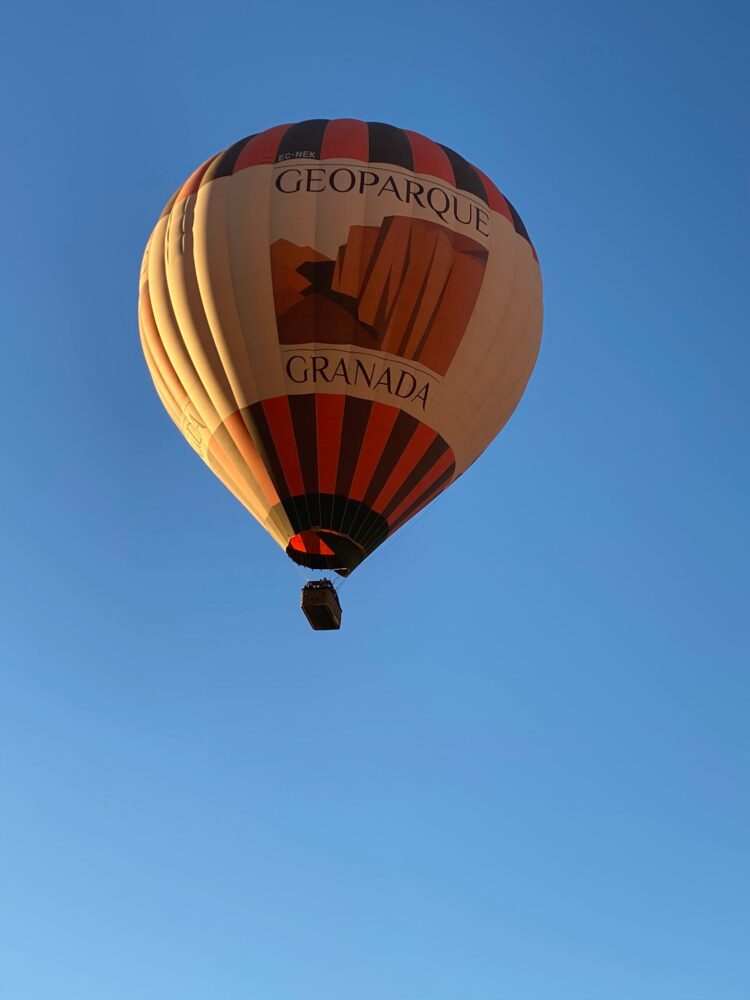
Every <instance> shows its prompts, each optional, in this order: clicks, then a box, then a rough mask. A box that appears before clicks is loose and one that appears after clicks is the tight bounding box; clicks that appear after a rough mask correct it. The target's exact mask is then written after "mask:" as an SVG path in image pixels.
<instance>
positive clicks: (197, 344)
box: [139, 119, 542, 575]
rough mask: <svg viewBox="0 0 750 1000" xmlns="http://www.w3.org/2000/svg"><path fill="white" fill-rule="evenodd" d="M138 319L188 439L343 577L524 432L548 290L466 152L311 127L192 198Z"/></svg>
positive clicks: (272, 144)
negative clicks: (480, 460) (499, 441)
mask: <svg viewBox="0 0 750 1000" xmlns="http://www.w3.org/2000/svg"><path fill="white" fill-rule="evenodd" d="M139 322H140V331H141V341H142V344H143V350H144V353H145V356H146V361H147V363H148V367H149V370H150V372H151V375H152V378H153V381H154V385H155V387H156V390H157V392H158V393H159V396H160V398H161V400H162V402H163V404H164V406H165V408H166V410H167V411H168V413H169V414H170V416H171V417H172V419H173V420H174V421H175V423H176V424H177V426H178V427H179V428H180V430H181V431H182V433H183V434H184V436H185V438H186V439H187V441H188V442H189V443H190V444H191V445H192V447H193V448H195V450H196V451H197V452H198V453H199V454H200V456H201V457H202V458H203V460H204V461H205V462H206V463H207V464H208V465H209V466H210V467H211V469H212V470H213V471H214V472H215V473H216V475H217V476H218V477H219V478H220V479H221V480H222V482H223V483H224V484H225V485H226V486H227V487H228V488H229V489H230V490H231V491H232V493H234V495H235V496H236V497H237V498H238V500H240V502H241V503H242V504H244V505H245V507H246V508H247V509H248V510H249V511H250V513H251V514H253V515H254V517H256V518H257V520H258V521H259V522H260V523H261V524H262V525H263V527H264V528H265V529H266V530H267V531H268V532H269V533H270V534H271V536H272V537H273V538H274V539H275V540H276V541H277V542H278V543H279V545H280V546H281V547H282V548H284V549H285V550H286V552H287V554H288V555H289V556H290V558H292V559H293V560H294V561H295V562H297V563H299V564H301V565H305V566H308V567H311V568H317V569H334V570H337V571H338V572H340V573H342V574H343V575H346V574H347V573H349V572H351V570H352V569H354V568H355V567H356V566H357V565H359V563H360V562H361V561H362V560H363V559H364V558H365V557H366V556H367V555H369V554H370V553H371V552H372V551H373V550H374V549H375V548H376V547H377V546H378V545H380V544H381V543H382V542H383V541H384V540H385V539H386V538H387V537H388V536H389V535H392V534H393V532H395V531H396V530H397V529H398V528H400V527H401V526H402V525H403V524H404V523H405V522H406V521H408V520H409V518H411V517H413V516H414V514H416V513H417V512H418V511H419V510H421V509H422V508H423V507H424V506H425V505H426V504H428V503H429V502H430V501H431V500H433V499H434V498H435V497H436V496H438V494H439V493H441V492H442V491H443V490H444V489H445V488H446V487H447V486H449V485H450V484H451V483H452V482H453V481H454V480H455V479H456V478H457V477H458V476H459V475H461V473H463V472H464V471H465V470H466V468H468V466H469V465H471V463H472V462H473V461H474V460H475V459H476V458H477V456H478V455H479V454H480V453H481V452H482V451H483V450H484V449H485V448H486V447H487V445H488V444H489V442H490V441H491V440H492V439H493V438H494V437H495V435H496V434H497V433H498V432H499V431H500V430H501V428H502V427H503V425H504V424H505V422H506V421H507V420H508V418H509V417H510V415H511V413H512V412H513V410H514V409H515V407H516V405H517V404H518V402H519V400H520V398H521V395H522V394H523V391H524V389H525V386H526V383H527V381H528V379H529V376H530V375H531V371H532V369H533V367H534V363H535V361H536V357H537V354H538V350H539V344H540V340H541V331H542V288H541V275H540V270H539V264H538V261H537V257H536V253H535V251H534V248H533V246H532V244H531V241H530V240H529V237H528V234H527V232H526V229H525V227H524V225H523V223H522V221H521V219H520V217H519V215H518V213H517V212H516V210H515V209H514V208H513V206H512V205H511V204H510V202H509V201H508V200H507V198H505V197H504V196H503V195H502V194H501V193H500V191H499V190H498V188H497V187H495V185H494V184H493V183H492V181H490V180H489V178H487V177H486V176H485V175H484V174H483V173H482V172H481V171H480V170H478V169H477V168H476V167H473V166H471V165H470V164H469V163H468V162H467V161H466V160H464V159H463V158H462V157H461V156H459V155H458V154H457V153H455V152H453V150H451V149H448V148H447V147H445V146H441V145H438V144H437V143H434V142H432V141H430V140H429V139H427V138H425V137H424V136H422V135H419V134H417V133H415V132H409V131H406V130H402V129H398V128H394V127H393V126H390V125H384V124H380V123H372V122H370V123H367V122H362V121H356V120H349V119H340V120H332V121H328V120H313V121H304V122H300V123H298V124H296V125H280V126H277V127H275V128H271V129H268V130H267V131H265V132H261V133H259V134H258V135H254V136H250V137H248V138H245V139H242V140H240V141H239V142H237V143H235V144H234V145H233V146H231V147H229V149H226V150H224V151H223V152H221V153H218V154H217V155H216V156H214V157H212V158H211V159H210V160H208V161H207V162H206V163H204V164H203V165H202V166H201V167H199V168H198V169H197V170H196V171H195V172H194V173H193V174H192V175H191V177H190V178H188V180H187V181H186V182H185V183H184V184H183V185H182V186H181V187H180V188H179V189H178V191H177V192H176V193H175V195H174V196H173V197H172V199H171V200H170V202H169V203H168V204H167V206H166V208H165V210H164V212H163V213H162V216H161V218H160V219H159V221H158V222H157V224H156V227H155V229H154V231H153V233H152V234H151V237H150V239H149V242H148V245H147V247H146V252H145V255H144V258H143V265H142V269H141V282H140V300H139Z"/></svg>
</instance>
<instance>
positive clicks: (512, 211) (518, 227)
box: [503, 195, 531, 243]
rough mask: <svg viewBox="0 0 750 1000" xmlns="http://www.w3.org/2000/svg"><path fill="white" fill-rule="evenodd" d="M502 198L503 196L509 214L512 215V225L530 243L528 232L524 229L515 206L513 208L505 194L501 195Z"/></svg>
mask: <svg viewBox="0 0 750 1000" xmlns="http://www.w3.org/2000/svg"><path fill="white" fill-rule="evenodd" d="M503 198H505V201H506V203H507V205H508V208H509V209H510V214H511V215H512V216H513V225H514V226H515V227H516V232H517V233H518V235H519V236H523V238H524V239H525V240H528V241H529V243H531V239H530V238H529V234H528V232H527V230H526V226H524V224H523V220H522V219H521V216H520V215H519V214H518V212H517V211H516V210H515V208H513V206H512V205H511V203H510V202H509V201H508V198H507V197H506V196H505V195H503Z"/></svg>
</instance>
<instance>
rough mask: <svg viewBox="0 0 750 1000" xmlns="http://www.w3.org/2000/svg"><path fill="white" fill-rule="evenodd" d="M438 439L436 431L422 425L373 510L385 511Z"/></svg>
mask: <svg viewBox="0 0 750 1000" xmlns="http://www.w3.org/2000/svg"><path fill="white" fill-rule="evenodd" d="M436 437H437V434H436V433H435V431H433V430H432V429H431V428H430V427H427V426H426V425H425V424H420V425H419V427H417V429H416V430H415V431H414V434H413V435H412V438H411V441H409V444H408V445H407V446H406V448H405V449H404V453H403V455H402V456H401V458H399V460H398V462H396V465H395V466H394V468H393V472H391V474H390V476H389V477H388V479H387V480H386V481H385V484H384V486H383V488H382V490H381V491H380V493H379V494H378V496H377V497H376V499H375V501H374V502H373V505H372V509H373V510H376V511H383V510H385V508H386V507H387V506H388V504H389V503H390V502H391V500H392V499H393V498H394V496H395V495H396V492H397V490H399V489H400V488H401V487H402V486H403V484H404V482H405V481H406V477H407V476H408V475H409V474H410V473H411V472H412V471H413V470H414V468H415V467H416V465H417V462H418V461H419V460H420V458H422V456H423V455H424V453H425V452H426V451H427V449H428V448H429V447H430V445H431V444H432V442H433V441H434V440H435V438H436Z"/></svg>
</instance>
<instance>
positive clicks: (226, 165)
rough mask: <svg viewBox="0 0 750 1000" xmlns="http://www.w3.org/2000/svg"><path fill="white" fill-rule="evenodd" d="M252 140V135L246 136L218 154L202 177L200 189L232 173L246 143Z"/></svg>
mask: <svg viewBox="0 0 750 1000" xmlns="http://www.w3.org/2000/svg"><path fill="white" fill-rule="evenodd" d="M253 138H254V136H252V135H246V136H245V138H244V139H240V141H239V142H235V144H234V145H233V146H230V147H229V149H225V150H224V152H223V153H219V155H218V156H217V157H216V159H215V160H214V161H213V162H212V163H211V165H210V166H209V168H208V170H207V171H206V172H205V174H204V175H203V179H202V180H201V187H203V185H204V184H210V183H211V181H212V180H213V179H214V178H215V177H228V176H229V174H231V173H232V172H233V171H234V165H235V163H236V162H237V157H238V156H239V155H240V153H241V152H242V150H243V149H244V147H245V145H246V143H248V142H250V140H251V139H253Z"/></svg>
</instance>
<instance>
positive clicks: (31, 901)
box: [0, 0, 750, 1000]
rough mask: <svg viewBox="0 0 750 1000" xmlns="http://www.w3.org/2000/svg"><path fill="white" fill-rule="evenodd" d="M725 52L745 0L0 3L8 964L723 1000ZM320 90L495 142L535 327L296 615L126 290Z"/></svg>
mask: <svg viewBox="0 0 750 1000" xmlns="http://www.w3.org/2000/svg"><path fill="white" fill-rule="evenodd" d="M747 46H748V17H747V13H746V9H745V5H743V4H740V3H736V4H731V3H718V4H710V3H708V2H705V3H703V4H694V3H690V2H687V3H676V2H657V3H650V2H640V3H612V2H605V3H593V2H592V3H576V2H574V3H572V4H557V3H553V2H546V3H514V4H502V3H497V4H495V3H492V4H490V3H475V4H464V5H461V4H458V5H457V4H449V3H445V2H437V3H432V4H421V3H416V2H415V3H411V4H409V3H402V2H393V0H381V2H379V3H377V4H374V3H368V4H364V3H362V4H359V3H355V2H353V0H349V2H347V3H338V2H336V3H331V2H325V0H320V2H317V3H308V4H301V3H273V2H270V0H269V2H266V3H257V2H252V3H250V2H246V3H241V4H240V3H238V4H221V3H213V4H196V3H193V2H191V0H188V2H186V3H182V4H164V3H159V2H149V3H144V2H141V0H136V2H132V3H128V4H122V5H117V6H116V5H109V4H94V3H91V4H85V3H73V4H72V5H65V4H58V3H51V2H49V0H43V2H42V3H41V4H40V5H36V6H33V5H31V4H15V5H13V7H12V10H11V11H10V13H9V14H8V13H7V12H6V14H5V15H4V20H3V25H2V40H1V41H0V74H1V75H2V78H3V83H2V87H1V88H0V111H1V112H2V120H3V123H4V124H3V147H4V156H3V160H2V165H1V166H0V171H1V172H2V190H3V195H4V197H3V216H2V229H3V239H2V240H1V241H0V257H1V260H0V264H1V266H0V318H1V321H2V333H3V347H2V350H3V376H2V390H3V394H4V400H5V406H4V412H5V428H6V444H5V459H4V463H3V467H4V471H5V476H4V489H3V491H2V497H1V500H0V502H1V503H2V510H3V517H2V530H1V537H0V545H1V549H0V552H1V554H2V573H1V574H0V589H1V591H2V599H1V602H0V616H1V621H0V626H1V628H0V754H1V757H0V996H1V997H2V998H3V1000H6V998H7V1000H506V998H507V1000H747V997H748V996H750V948H748V938H749V937H750V794H749V784H750V781H749V776H750V736H749V733H748V728H749V727H748V707H749V705H750V681H749V679H748V667H749V665H750V655H749V654H750V641H749V639H748V632H749V629H748V615H749V612H748V601H747V597H748V574H747V563H748V555H749V554H750V553H749V552H748V521H747V506H748V492H749V491H748V485H749V483H748V479H749V478H750V477H749V476H748V462H747V458H748V455H747V445H748V438H747V435H748V413H747V395H748V393H747V381H748V365H749V364H750V350H749V349H748V313H747V287H748V277H747V273H748V250H749V249H750V248H749V245H748V236H747V234H748V222H749V221H750V220H749V218H748V200H747V191H748V189H747V166H748V116H747V113H746V98H745V97H744V96H743V91H744V92H745V93H746V92H747V87H748V79H747V73H746V68H745V67H746V61H747ZM337 116H352V117H360V118H364V119H370V120H376V121H378V120H379V121H386V122H391V123H393V124H396V125H401V126H404V127H408V128H412V129H415V130H417V131H421V132H424V133H425V134H427V135H429V136H431V137H432V138H434V139H436V140H438V141H440V142H443V143H445V144H447V145H449V146H452V147H453V148H455V149H457V150H459V151H460V152H461V153H463V155H465V156H466V157H467V158H468V159H469V160H471V161H473V162H475V163H476V164H478V165H479V166H480V167H481V168H482V169H483V170H484V171H485V172H487V173H488V174H490V175H491V176H492V177H493V178H494V179H495V180H496V181H497V183H498V184H499V186H500V187H501V188H502V190H504V191H506V192H507V193H508V195H509V197H510V198H511V199H512V200H513V202H514V203H515V204H516V205H517V206H518V208H519V210H520V212H521V214H522V216H523V218H524V221H525V222H526V224H527V225H528V228H529V231H530V233H531V235H532V238H533V239H534V241H535V243H536V246H537V247H538V250H539V256H540V260H541V264H542V271H543V277H544V283H545V308H546V322H545V333H544V341H543V345H542V352H541V356H540V360H539V364H538V366H537V370H536V372H535V374H534V376H533V378H532V380H531V383H530V385H529V388H528V390H527V393H526V396H525V398H524V400H523V402H522V404H521V406H520V407H519V409H518V411H517V413H516V414H515V416H514V418H513V419H512V421H511V423H510V424H509V426H508V427H507V428H506V430H505V432H504V433H503V434H502V435H501V438H500V439H499V440H498V441H496V442H495V444H494V445H493V446H492V447H491V448H490V449H489V451H488V452H487V453H486V454H485V455H484V456H483V458H482V459H481V460H480V461H479V462H478V463H477V464H476V465H475V466H474V467H473V468H472V469H471V470H470V473H469V474H467V475H466V476H465V477H463V479H461V480H460V481H459V482H458V483H457V484H456V485H455V487H454V488H453V489H451V490H450V491H449V493H448V494H446V495H445V496H444V497H443V498H441V499H440V500H439V501H438V502H437V504H436V505H435V507H434V509H431V510H430V512H429V514H428V515H427V516H425V517H424V518H422V519H421V520H420V521H419V522H418V523H417V524H416V525H415V526H414V527H413V528H411V529H406V531H405V532H404V533H403V534H402V536H400V537H399V541H398V543H395V544H393V545H391V546H390V547H388V548H387V549H386V550H384V551H381V552H379V553H378V554H377V555H376V556H375V557H374V558H373V559H372V561H371V562H368V563H367V564H366V565H365V566H364V567H362V569H361V570H360V571H358V572H357V573H356V574H355V575H354V577H352V579H351V580H350V581H348V582H347V583H346V585H345V586H344V589H343V592H342V599H343V604H344V628H343V630H342V631H341V632H340V633H332V634H321V635H316V634H313V633H312V632H311V631H310V630H309V628H308V626H307V624H306V622H305V621H304V619H303V617H302V615H301V613H300V611H299V608H298V600H299V594H298V590H299V585H300V580H299V577H298V574H297V572H296V571H295V569H294V567H293V566H292V564H291V563H289V562H288V561H287V560H286V559H285V558H284V556H283V554H282V553H281V552H280V551H279V550H278V549H277V548H276V546H275V545H274V543H273V542H272V541H271V540H270V539H269V538H268V537H266V536H265V535H264V534H263V532H262V531H260V529H259V528H258V527H257V525H256V524H255V522H254V521H253V520H252V519H251V518H250V516H249V515H247V514H246V513H245V511H244V510H243V509H242V508H241V507H240V506H239V504H237V502H236V501H235V500H234V499H233V498H232V497H230V496H229V494H228V493H226V492H225V490H224V488H223V487H222V486H221V485H220V483H218V481H216V480H214V478H213V477H212V475H211V474H210V472H209V471H208V469H207V468H206V467H204V466H203V465H202V464H201V463H200V461H199V460H198V459H197V457H196V456H195V455H194V453H193V452H192V451H191V449H189V448H188V447H187V445H186V444H185V442H184V441H183V440H182V438H181V437H180V436H179V434H178V433H177V431H176V430H175V428H174V427H173V425H172V424H171V422H170V421H169V419H168V417H167V416H166V414H165V413H164V412H163V410H162V408H161V405H160V403H159V401H158V399H157V397H156V395H155V393H154V391H153V389H152V387H151V384H150V381H149V378H148V375H147V372H146V368H145V364H144V362H143V360H142V357H141V354H140V347H139V342H138V332H137V324H136V298H137V278H138V270H139V266H140V260H141V254H142V251H143V247H144V244H145V242H146V239H147V237H148V234H149V232H150V229H151V227H152V225H153V224H154V222H155V220H156V218H157V216H158V215H159V213H160V211H161V208H162V205H163V204H164V203H165V202H166V200H167V199H168V197H169V196H170V194H171V193H172V191H173V190H174V189H175V188H176V187H177V185H178V184H179V183H180V182H181V181H182V180H183V179H184V178H185V177H187V175H188V174H189V173H190V172H191V171H192V169H193V168H194V167H195V166H196V165H197V164H198V163H199V162H201V161H202V160H204V159H205V158H206V157H207V156H208V155H210V154H211V153H213V152H214V151H215V150H217V149H220V148H222V147H224V146H226V145H228V144H230V143H231V142H233V141H234V140H235V139H237V138H239V137H241V136H243V135H246V134H248V133H251V132H255V131H259V130H261V129H263V128H266V127H268V126H271V125H274V124H277V123H279V122H286V121H295V120H299V119H303V118H310V117H337Z"/></svg>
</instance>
